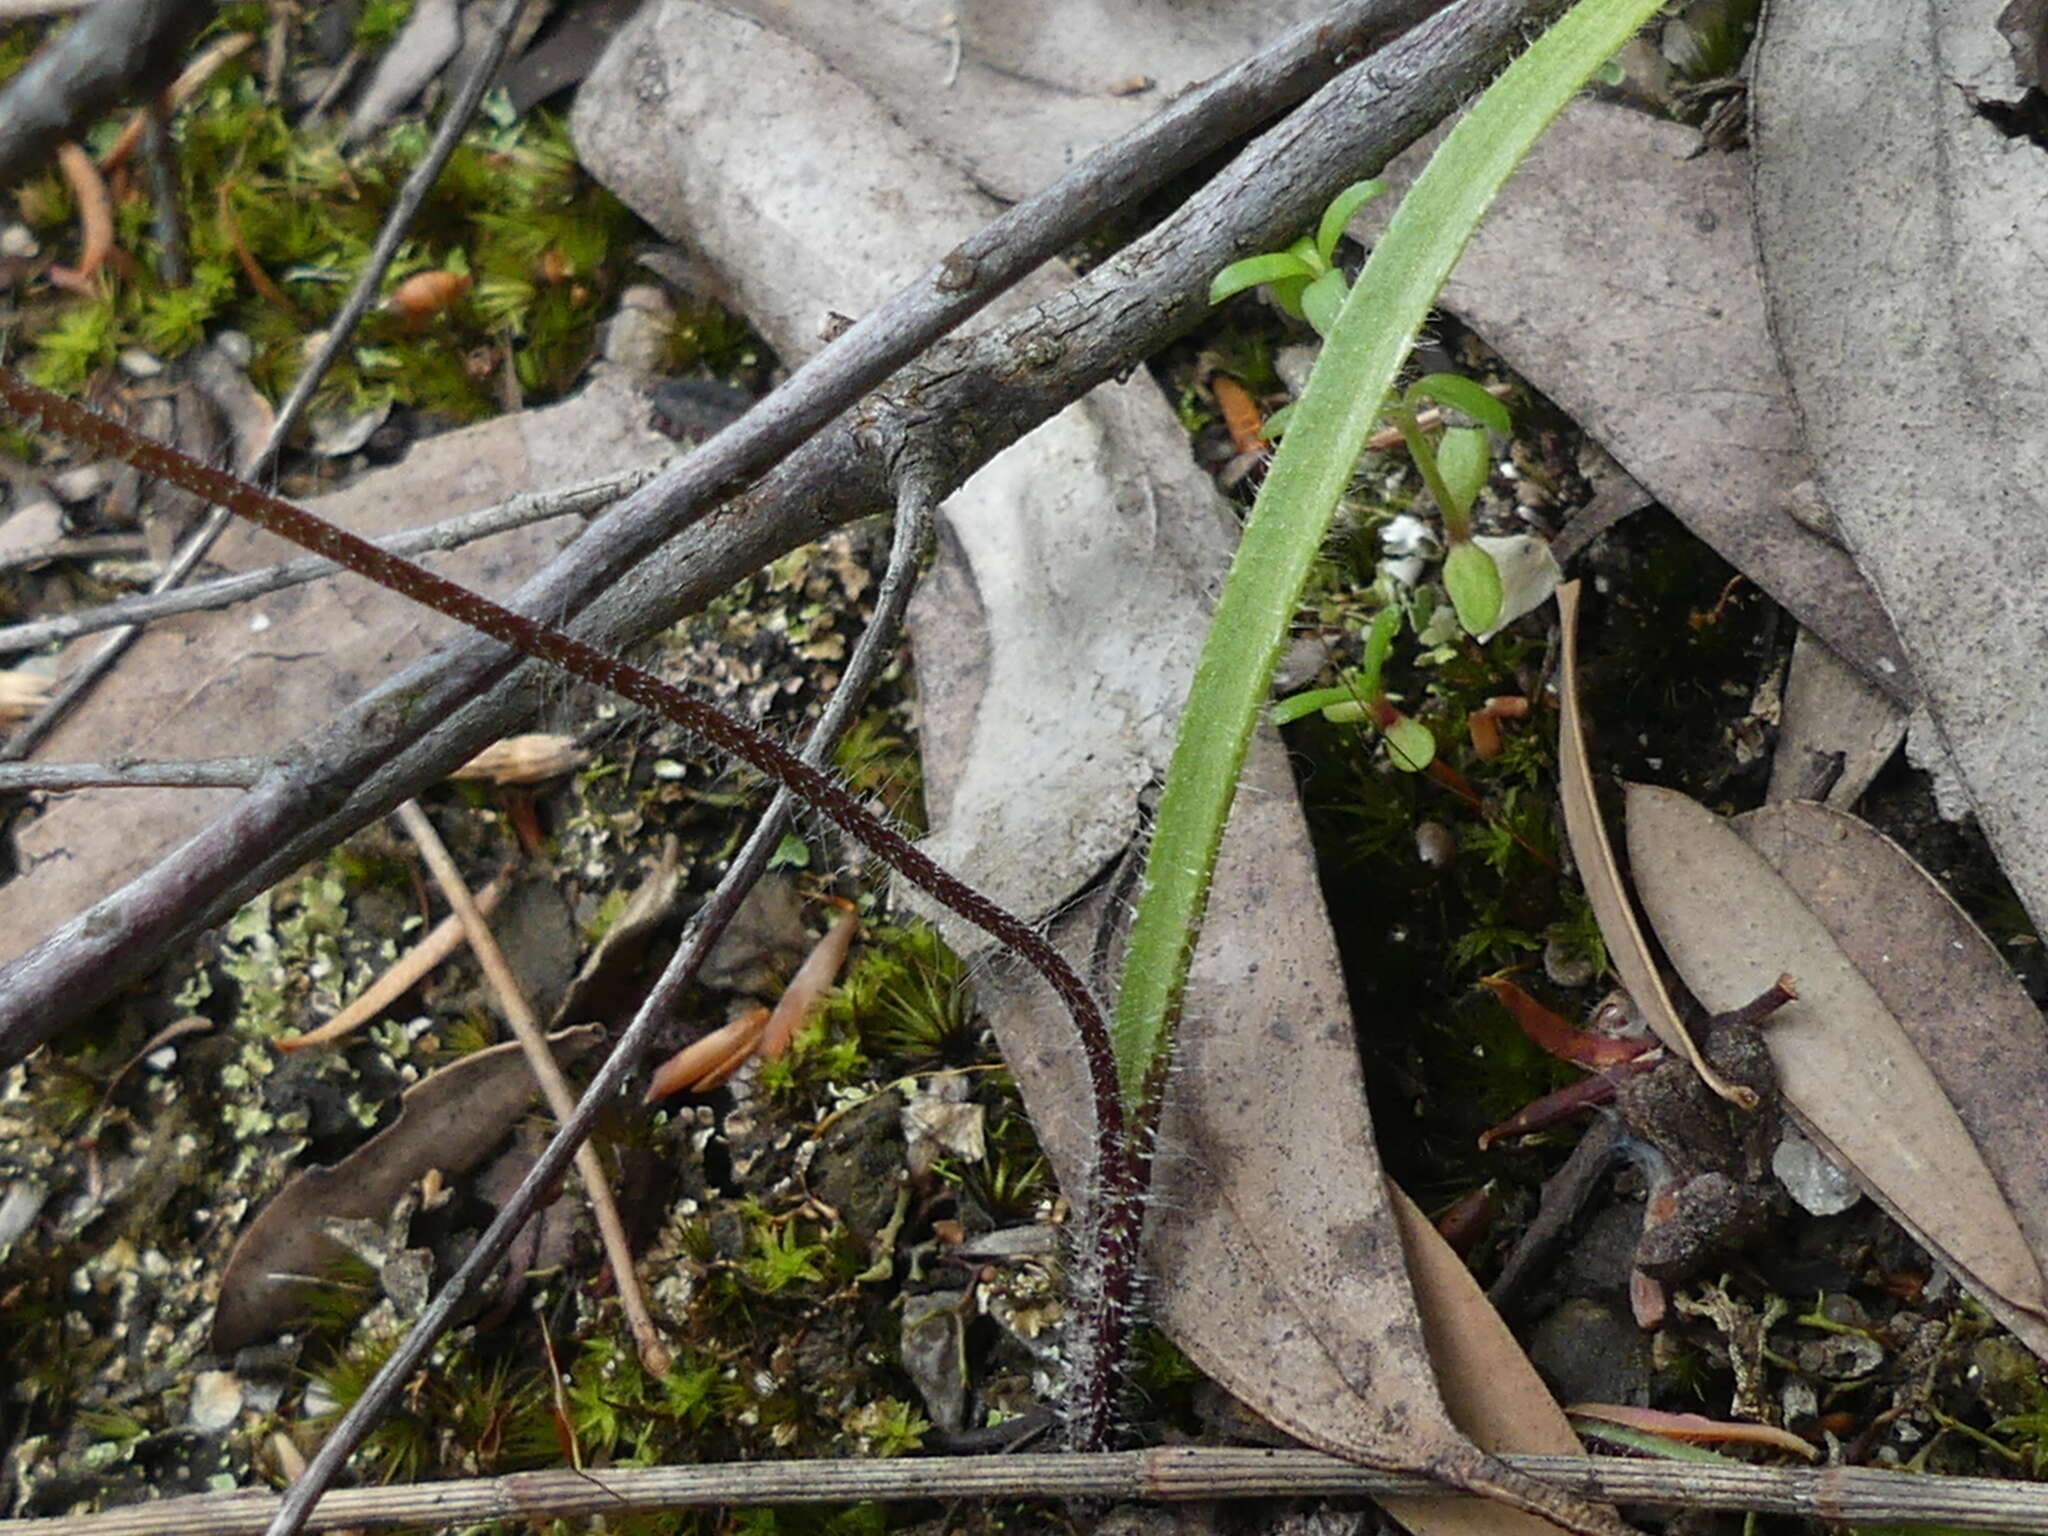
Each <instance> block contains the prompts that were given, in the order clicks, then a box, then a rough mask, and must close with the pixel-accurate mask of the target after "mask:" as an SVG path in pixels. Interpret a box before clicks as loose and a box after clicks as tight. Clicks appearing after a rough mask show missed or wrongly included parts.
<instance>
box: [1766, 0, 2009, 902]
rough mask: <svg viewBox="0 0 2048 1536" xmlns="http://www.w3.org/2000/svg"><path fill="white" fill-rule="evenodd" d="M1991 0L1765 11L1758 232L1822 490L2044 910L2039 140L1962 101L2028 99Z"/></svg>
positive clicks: (1972, 786)
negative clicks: (2003, 127) (2008, 131)
mask: <svg viewBox="0 0 2048 1536" xmlns="http://www.w3.org/2000/svg"><path fill="white" fill-rule="evenodd" d="M1998 11H1999V0H1907V3H1904V4H1901V3H1899V0H1825V3H1821V0H1785V3H1783V4H1777V5H1773V6H1772V7H1771V9H1770V13H1769V16H1768V19H1767V22H1766V25H1765V28H1764V32H1763V36H1762V39H1761V41H1760V42H1759V44H1758V51H1757V54H1756V60H1755V72H1754V82H1753V84H1752V87H1751V99H1752V104H1753V107H1754V117H1755V123H1754V134H1753V137H1754V139H1755V143H1756V150H1755V171H1756V178H1755V179H1756V225H1757V234H1758V240H1759V243H1760V246H1761V248H1762V251H1763V257H1764V271H1765V274H1766V277H1767V279H1768V285H1769V293H1770V305H1771V319H1772V327H1773V330H1774V332H1775V335H1776V338H1777V343H1778V348H1779V351H1780V354H1781V356H1782V357H1783V360H1784V365H1785V372H1786V376H1787V378H1788V379H1789V380H1790V382H1791V385H1792V390H1793V394H1794V396H1795V398H1796V400H1797V402H1798V406H1799V411H1800V415H1801V417H1802V419H1803V421H1804V424H1805V431H1806V443H1807V447H1808V450H1809V451H1810V452H1811V454H1812V456H1813V460H1814V463H1815V465H1816V466H1817V469H1818V474H1819V481H1820V486H1821V489H1822V490H1823V492H1824V493H1825V495H1826V498H1827V502H1828V505H1829V508H1830V510H1831V511H1832V513H1833V516H1834V520H1835V523H1836V526H1837V527H1838V528H1839V529H1840V531H1841V534H1842V536H1843V538H1844V539H1845V540H1846V542H1847V543H1848V545H1849V547H1850V548H1851V549H1852V550H1853V551H1854V552H1855V554H1856V557H1857V561H1858V563H1859V565H1860V566H1861V568H1862V571H1863V573H1864V575H1865V576H1867V577H1868V578H1869V579H1870V581H1871V583H1872V584H1873V585H1874V586H1875V587H1876V589H1877V591H1878V592H1879V594H1880V595H1881V596H1882V597H1883V599H1884V602H1885V606H1886V607H1887V608H1888V609H1889V610H1890V612H1891V616H1892V619H1893V621H1894V622H1895V623H1896V624H1897V626H1898V631H1899V637H1900V640H1901V643H1902V644H1903V645H1904V648H1905V651H1906V654H1907V656H1908V657H1909V658H1910V659H1911V663H1912V667H1913V670H1914V674H1915V676H1916V678H1917V679H1918V682H1919V686H1920V689H1921V692H1922V696H1923V699H1924V701H1925V703H1926V704H1927V706H1928V708H1929V709H1930V710H1931V711H1932V713H1933V716H1934V719H1935V721H1936V723H1937V724H1938V725H1939V726H1940V729H1941V734H1942V736H1943V737H1944V738H1945V739H1946V741H1947V743H1948V747H1949V750H1950V752H1951V753H1952V754H1953V755H1954V757H1955V760H1956V765H1957V767H1958V768H1959V769H1960V771H1961V774H1962V777H1963V781H1964V783H1965V785H1966V786H1967V788H1968V790H1969V793H1970V797H1971V799H1972V801H1973V802H1974V803H1975V806H1976V810H1977V815H1978V818H1979V819H1980V821H1981V822H1982V823H1983V826H1984V830H1985V832H1986V833H1987V834H1988V835H1989V837H1990V839H1991V844H1992V847H1993V849H1994V850H1995V851H1996V852H1997V854H1998V857H1999V861H2000V863H2001V864H2002V865H2003V866H2004V868H2005V872H2006V874H2007V876H2008V877H2009V878H2010V879H2011V881H2012V883H2013V887H2014V889H2015V890H2016V891H2017V892H2018V893H2019V896H2020V899H2021V900H2022V901H2023V902H2024V903H2025V904H2026V907H2027V910H2028V912H2029V913H2030V914H2032V916H2033V919H2034V921H2035V923H2036V925H2037V926H2039V925H2048V796H2044V795H2043V794H2042V793H2041V785H2042V783H2043V782H2048V731H2044V730H2043V729H2042V725H2041V722H2042V721H2043V720H2048V667H2043V666H2042V664H2041V653H2042V638H2043V635H2044V634H2048V585H2044V584H2043V582H2042V581H2041V580H2040V579H2039V573H2040V572H2041V571H2042V570H2044V569H2048V490H2044V487H2048V390H2044V389H2043V388H2042V359H2043V358H2044V357H2048V305H2044V304H2043V303H2042V285H2041V274H2042V272H2043V271H2044V270H2048V158H2044V157H2043V156H2042V153H2041V150H2040V148H2039V146H2038V145H2036V144H2034V143H2032V142H2031V141H2030V140H2028V139H2027V138H2025V137H2023V136H2022V137H2017V138H2008V137H2006V135H2005V134H2004V133H2003V132H2001V131H2000V129H1999V128H1998V127H1997V126H1995V125H1994V124H1993V123H1992V122H1990V121H1988V120H1987V119H1986V118H1985V117H1983V116H1981V115H1980V114H1979V113H1978V111H1977V110H1976V106H1977V104H1979V103H1986V102H2011V101H2015V100H2017V99H2018V97H2019V96H2020V90H2019V83H2018V81H2017V79H2016V78H2015V76H2014V70H2013V60H2012V55H2011V50H2010V48H2009V47H2008V45H2007V44H2006V42H2005V40H2004V39H2003V38H2001V37H2000V36H1999V34H1998V31H1997V28H1996V21H1997V18H1998ZM1959 284H1960V286H1959ZM2044 931H2048V928H2044Z"/></svg>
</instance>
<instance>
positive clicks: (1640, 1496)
mask: <svg viewBox="0 0 2048 1536" xmlns="http://www.w3.org/2000/svg"><path fill="white" fill-rule="evenodd" d="M1501 1459H1502V1460H1503V1461H1504V1462H1506V1463H1507V1465H1508V1466H1510V1467H1512V1468H1514V1469H1515V1470H1516V1471H1517V1472H1522V1473H1526V1474H1527V1475H1529V1476H1531V1477H1536V1478H1541V1479H1543V1480H1545V1481H1546V1482H1548V1483H1550V1484H1551V1485H1552V1486H1554V1487H1556V1488H1558V1489H1560V1490H1563V1491H1569V1492H1571V1493H1575V1494H1578V1495H1580V1496H1581V1497H1584V1498H1587V1499H1597V1500H1600V1501H1602V1502H1604V1503H1610V1504H1629V1505H1639V1506H1643V1507H1647V1508H1659V1509H1702V1510H1706V1509H1718V1510H1737V1511H1745V1512H1750V1513H1756V1514H1776V1515H1791V1516H1799V1517H1804V1518H1807V1519H1815V1520H1825V1521H1828V1522H1830V1523H1834V1524H1857V1525H1919V1524H1926V1525H1937V1526H1944V1527H1949V1528H1953V1529H1957V1530H1989V1531H2015V1532H2029V1533H2048V1492H2044V1490H2043V1489H2042V1488H2041V1487H2040V1485H2038V1484H2031V1483H2022V1482H2004V1481H2000V1480H1998V1479H1994V1478H1974V1477H1934V1476H1929V1475H1927V1474H1925V1473H1917V1472H1896V1471H1887V1470H1882V1469H1879V1468H1875V1467H1839V1466H1838V1467H1820V1468H1807V1467H1769V1466H1745V1465H1742V1464H1740V1463H1737V1462H1733V1461H1730V1462H1723V1463H1714V1464H1708V1463H1700V1462H1672V1461H1642V1460H1632V1459H1624V1458H1622V1457H1614V1456H1585V1457H1580V1456H1503V1457H1502V1458H1501ZM1452 1494H1453V1490H1449V1489H1446V1488H1444V1487H1442V1486H1441V1485H1439V1484H1436V1483H1432V1482H1430V1481H1429V1480H1428V1479H1427V1478H1423V1477H1419V1476H1416V1475H1415V1474H1413V1473H1405V1472H1387V1471H1381V1470H1379V1469H1377V1468H1374V1467H1362V1466H1358V1465H1356V1464H1354V1463H1351V1462H1347V1461H1342V1460H1339V1459H1338V1458H1337V1457H1334V1456H1324V1455H1321V1454H1319V1453H1317V1452H1315V1451H1300V1450H1256V1449H1243V1448H1229V1449H1214V1448H1203V1447H1187V1446H1182V1447H1169V1448H1164V1449H1157V1450H1149V1451H1122V1452H1113V1453H1109V1454H1105V1455H1093V1456H1089V1455H1074V1454H1071V1453H1069V1454H1064V1455H1062V1454H1047V1453H1030V1454H1023V1455H1015V1456H931V1457H916V1458H904V1459H897V1460H879V1461H824V1462H819V1461H784V1462H758V1461H757V1462H741V1463H730V1464H723V1465H711V1466H667V1467H609V1468H591V1469H585V1470H576V1469H573V1468H566V1467H565V1468H561V1469H558V1470H553V1471H545V1472H515V1473H512V1474H510V1475H509V1476H505V1477H496V1478H465V1479H461V1480H458V1481H453V1482H439V1483H427V1484H391V1485H387V1486H385V1487H380V1488H348V1489H341V1490H338V1491H336V1492H334V1493H331V1494H329V1495H327V1497H326V1498H325V1499H323V1500H322V1501H321V1503H320V1508H319V1509H318V1510H317V1511H316V1512H315V1513H314V1514H313V1516H312V1518H311V1520H310V1521H309V1522H308V1523H307V1525H306V1527H305V1528H306V1529H308V1530H315V1531H332V1530H342V1529H347V1528H350V1527H356V1528H385V1527H392V1526H428V1525H433V1526H451V1527H453V1526H463V1525H470V1524H476V1523H480V1522H486V1521H514V1520H545V1519H555V1520H577V1519H588V1518H591V1517H593V1516H612V1517H617V1516H623V1515H626V1514H629V1513H630V1514H651V1513H654V1512H656V1511H661V1510H678V1509H708V1508H715V1507H740V1508H747V1507H763V1506H782V1505H810V1506H816V1505H831V1504H856V1503H862V1502H866V1501H869V1500H879V1501H905V1500H936V1499H1025V1498H1057V1499H1070V1498H1088V1499H1100V1500H1115V1499H1142V1500H1148V1501H1156V1502H1160V1503H1169V1504H1174V1503H1184V1502H1188V1501H1191V1500H1197V1499H1282V1498H1314V1497H1329V1498H1346V1497H1348V1498H1359V1497H1368V1498H1390V1497H1398V1498H1404V1499H1409V1498H1412V1499H1438V1498H1444V1497H1449V1496H1452ZM278 1505H279V1499H278V1496H277V1495H276V1494H274V1493H271V1492H269V1491H268V1490H265V1489H247V1490H242V1491H237V1492H233V1493H214V1494H200V1495H197V1496H194V1497H190V1498H180V1499H163V1500H159V1501H157V1502H154V1503H150V1504H143V1505H137V1506H134V1507H131V1508H127V1509H112V1510H107V1511H105V1512H103V1513H100V1514H94V1515H70V1516H60V1517H57V1518H55V1519H43V1520H0V1536H257V1533H260V1532H262V1531H263V1530H264V1529H265V1526H266V1522H267V1521H268V1520H269V1518H270V1517H271V1515H272V1514H273V1513H274V1512H275V1511H276V1510H277V1508H278Z"/></svg>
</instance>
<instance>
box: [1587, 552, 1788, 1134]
mask: <svg viewBox="0 0 2048 1536" xmlns="http://www.w3.org/2000/svg"><path fill="white" fill-rule="evenodd" d="M1557 619H1558V624H1559V626H1560V627H1561V628H1562V629H1563V631H1564V663H1563V665H1562V666H1561V667H1560V668H1559V669H1558V725H1557V777H1558V786H1557V792H1558V796H1559V798H1560V799H1561V800H1562V801H1563V802H1564V827H1565V835H1566V836H1567V837H1568V838H1569V839H1570V840H1571V845H1572V857H1573V858H1574V859H1575V860H1577V861H1578V866H1579V879H1580V880H1581V881H1582V882H1584V884H1585V887H1586V900H1587V901H1588V902H1589V903H1591V904H1592V908H1593V915H1594V916H1595V917H1596V918H1598V919H1599V922H1600V936H1601V938H1603V939H1604V940H1605V941H1606V943H1607V953H1608V956H1609V958H1611V959H1612V960H1613V962H1614V969H1615V971H1616V973H1617V974H1619V975H1620V977H1621V984H1622V985H1623V986H1625V987H1627V988H1628V991H1629V995H1630V996H1631V997H1633V998H1634V999H1635V1000H1636V1006H1637V1007H1639V1008H1641V1009H1642V1010H1643V1016H1644V1017H1645V1018H1646V1019H1648V1020H1649V1021H1650V1027H1651V1028H1652V1029H1654V1030H1655V1031H1656V1032H1657V1038H1658V1039H1660V1040H1662V1041H1663V1042H1664V1043H1665V1044H1666V1045H1668V1046H1670V1047H1671V1049H1673V1050H1674V1051H1682V1052H1683V1053H1684V1054H1685V1059H1686V1060H1687V1061H1689V1062H1691V1063H1692V1066H1693V1070H1694V1071H1695V1072H1697V1073H1699V1075H1700V1080H1701V1081H1702V1082H1704V1083H1705V1084H1706V1085H1707V1086H1708V1087H1709V1088H1711V1089H1713V1090H1714V1092H1716V1093H1718V1094H1719V1095H1720V1096H1721V1097H1722V1098H1724V1099H1726V1100H1728V1101H1729V1102H1730V1103H1731V1104H1740V1105H1741V1106H1742V1107H1743V1108H1744V1109H1754V1108H1756V1095H1755V1094H1753V1093H1751V1092H1750V1091H1749V1090H1748V1089H1747V1088H1739V1087H1737V1086H1735V1085H1734V1084H1732V1083H1729V1082H1727V1081H1725V1080H1724V1079H1723V1078H1722V1077H1721V1075H1720V1074H1719V1073H1718V1072H1716V1071H1715V1070H1714V1069H1713V1068H1712V1067H1710V1066H1708V1065H1707V1063H1706V1062H1705V1060H1704V1059H1702V1058H1701V1056H1700V1052H1699V1047H1698V1046H1696V1045H1694V1044H1693V1039H1692V1035H1691V1033H1690V1032H1689V1031H1688V1030H1687V1029H1686V1027H1685V1025H1684V1024H1683V1023H1681V1022H1680V1020H1679V1017H1678V1009H1677V1008H1676V1007H1675V1006H1674V1005H1673V1004H1672V1001H1671V994H1670V992H1669V991H1667V990H1666V989H1665V986H1664V978H1663V977H1662V976H1661V975H1659V974H1658V971H1657V962H1656V959H1655V957H1653V956H1652V955H1651V953H1650V946H1649V944H1648V942H1647V941H1646V940H1645V939H1644V938H1643V930H1642V928H1641V927H1640V926H1639V925H1638V924H1637V922H1636V914H1635V908H1634V907H1633V906H1631V905H1630V903H1629V898H1628V888H1627V887H1626V886H1625V885H1623V884H1622V880H1621V869H1620V867H1619V866H1618V865H1617V864H1616V863H1615V862H1614V848H1613V845H1612V844H1610V843H1609V842H1608V841H1607V827H1606V825H1605V823H1603V822H1602V821H1601V819H1600V801H1599V798H1598V797H1597V796H1596V795H1595V794H1594V792H1593V773H1592V770H1591V769H1590V768H1589V767H1587V765H1586V734H1585V726H1584V723H1583V721H1582V720H1581V718H1580V715H1579V584H1578V583H1577V582H1576V581H1572V582H1567V583H1565V585H1563V586H1561V587H1559V588H1558V589H1557Z"/></svg>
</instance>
